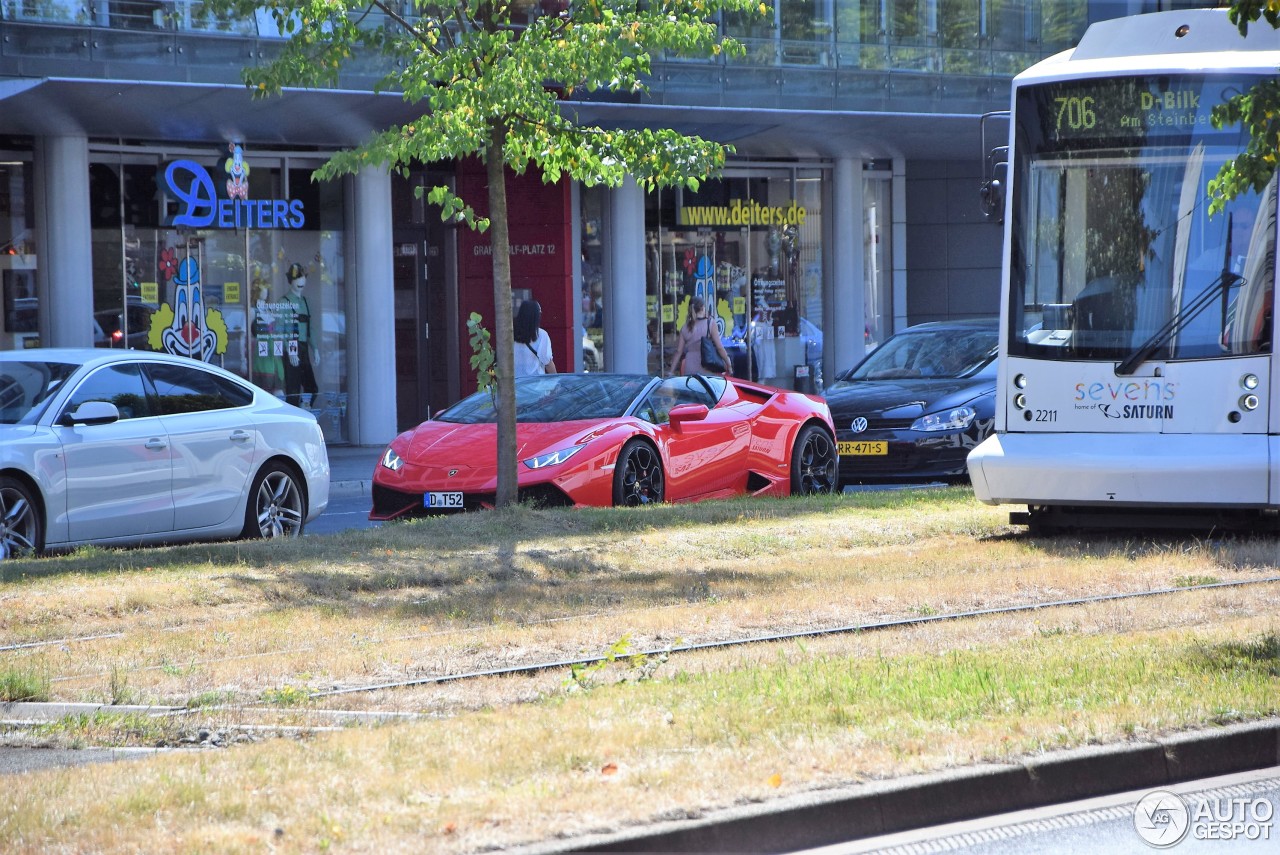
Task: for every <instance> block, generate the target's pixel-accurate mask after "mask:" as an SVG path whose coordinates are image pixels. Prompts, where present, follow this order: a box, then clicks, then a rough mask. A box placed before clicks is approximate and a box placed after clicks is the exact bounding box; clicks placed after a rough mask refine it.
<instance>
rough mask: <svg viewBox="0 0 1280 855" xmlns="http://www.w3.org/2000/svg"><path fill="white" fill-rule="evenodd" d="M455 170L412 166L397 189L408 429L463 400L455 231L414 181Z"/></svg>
mask: <svg viewBox="0 0 1280 855" xmlns="http://www.w3.org/2000/svg"><path fill="white" fill-rule="evenodd" d="M451 179H452V176H451V175H447V174H444V173H434V172H425V173H423V172H414V173H412V174H411V176H410V178H409V179H408V180H405V179H397V181H396V183H395V184H394V185H393V189H392V207H393V219H394V221H395V224H396V229H395V232H394V234H393V240H394V249H393V255H394V258H395V336H396V412H397V414H398V416H397V418H398V421H399V424H398V429H399V430H407V429H409V428H411V427H413V426H414V425H416V424H418V423H419V422H421V421H422V420H423V419H426V418H428V417H429V416H431V415H433V414H435V413H437V412H439V411H440V410H442V409H444V408H445V407H447V406H449V405H450V404H452V403H454V402H455V401H457V399H458V397H459V394H458V389H459V379H458V378H459V374H458V364H459V359H458V332H457V330H458V305H457V304H458V301H457V285H456V279H457V277H456V272H455V271H456V266H455V259H454V234H453V229H451V228H448V227H447V226H446V225H445V224H444V223H443V222H441V220H440V216H439V213H438V211H436V210H434V209H433V208H432V207H431V206H429V205H427V204H426V202H425V201H424V200H423V199H420V198H416V197H415V194H414V187H415V186H425V187H428V188H430V187H433V186H435V185H437V184H440V183H444V182H450V181H451Z"/></svg>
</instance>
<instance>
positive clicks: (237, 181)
mask: <svg viewBox="0 0 1280 855" xmlns="http://www.w3.org/2000/svg"><path fill="white" fill-rule="evenodd" d="M227 149H228V150H229V151H230V152H231V157H228V158H227V162H226V163H225V164H224V165H223V168H224V169H225V170H226V171H227V176H228V178H227V198H228V199H248V198H249V164H247V163H245V162H244V148H243V147H242V146H241V145H240V144H239V143H231V144H230V145H228V146H227Z"/></svg>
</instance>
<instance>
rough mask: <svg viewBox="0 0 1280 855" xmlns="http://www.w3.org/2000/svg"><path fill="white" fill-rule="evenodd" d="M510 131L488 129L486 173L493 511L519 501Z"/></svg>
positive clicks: (502, 127)
mask: <svg viewBox="0 0 1280 855" xmlns="http://www.w3.org/2000/svg"><path fill="white" fill-rule="evenodd" d="M506 138H507V129H506V127H505V126H503V125H502V124H500V123H496V124H494V125H492V126H491V127H490V129H489V145H488V147H487V148H486V149H485V153H484V154H485V169H486V173H487V176H488V179H489V230H490V234H491V235H492V238H491V240H492V242H493V326H494V330H493V342H494V345H493V350H494V354H493V355H494V364H495V365H496V366H497V378H496V380H497V386H498V397H497V407H498V492H497V495H496V496H495V498H494V505H495V507H499V508H505V507H507V506H509V505H513V504H515V501H516V493H517V491H516V465H517V460H516V390H515V331H514V328H513V327H512V317H511V237H510V233H509V231H508V228H507V184H506V169H505V168H504V166H505V163H504V160H503V156H502V151H503V146H504V144H505V142H506Z"/></svg>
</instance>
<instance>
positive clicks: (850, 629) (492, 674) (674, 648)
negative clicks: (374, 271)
mask: <svg viewBox="0 0 1280 855" xmlns="http://www.w3.org/2000/svg"><path fill="white" fill-rule="evenodd" d="M1276 583H1280V575H1272V576H1265V577H1261V578H1257V579H1241V580H1234V581H1215V582H1204V583H1199V584H1194V585H1181V586H1172V587H1162V588H1152V589H1146V590H1141V591H1126V592H1115V593H1109V594H1098V595H1092V596H1087V597H1068V598H1059V599H1053V600H1036V601H1033V602H1024V603H1013V604H1009V605H1004V606H993V607H990V608H982V609H969V610H962V611H954V612H947V613H944V614H929V615H915V616H911V617H901V618H893V619H888V620H880V621H869V622H861V623H851V624H841V625H836V626H823V627H814V628H809V629H800V630H791V631H786V632H773V633H765V634H759V635H750V636H744V637H738V638H723V639H716V640H709V641H702V642H696V643H688V644H676V645H668V646H663V647H652V648H646V649H640V650H628V651H626V652H625V653H621V654H618V653H615V654H613V655H609V654H594V655H589V656H577V657H560V658H554V659H546V660H541V661H536V662H530V663H522V664H515V665H507V666H500V667H492V668H480V669H473V670H462V671H457V672H454V673H443V674H433V675H426V676H422V677H414V678H411V679H405V680H391V681H380V682H377V683H369V684H362V685H356V686H336V687H334V688H330V689H323V690H317V691H312V692H308V693H307V694H306V697H307V699H308V700H310V701H318V700H321V699H324V698H333V697H339V696H344V695H358V694H369V693H373V692H381V691H395V690H399V689H409V688H415V687H424V686H433V685H443V684H446V683H457V682H466V681H471V680H480V679H483V678H501V677H510V676H518V675H529V674H536V673H541V672H548V671H556V670H564V669H571V668H575V667H590V666H593V665H600V664H604V663H607V662H609V661H611V660H613V659H621V660H627V659H632V658H645V657H658V656H672V655H678V654H685V653H698V652H707V651H714V650H727V649H732V648H736V647H745V646H751V645H761V644H770V643H785V642H791V641H803V640H805V639H815V638H823V637H830V636H838V635H852V634H859V633H872V632H883V631H887V630H894V629H909V628H913V627H921V626H927V625H932V624H946V623H951V622H958V621H963V620H974V619H978V618H984V617H995V616H1000V615H1014V614H1023V613H1034V612H1039V611H1044V610H1048V609H1057V608H1074V607H1083V606H1088V605H1096V604H1102V603H1109V602H1120V601H1126V600H1139V599H1148V598H1154V597H1162V596H1172V595H1175V594H1184V593H1192V592H1197V591H1214V590H1219V591H1220V590H1232V589H1240V588H1245V587H1252V586H1260V585H1268V584H1276ZM681 605H683V604H681ZM673 607H675V606H673ZM617 614H618V612H607V613H600V612H594V613H591V614H587V615H570V616H562V617H556V618H549V619H546V620H542V621H531V622H528V623H522V624H520V626H521V627H522V628H525V627H535V626H540V625H546V624H551V623H563V622H567V621H575V620H592V619H598V618H601V617H608V616H616V615H617ZM492 628H493V627H491V626H487V625H486V626H483V627H475V626H473V627H461V628H457V629H449V630H440V631H435V632H425V633H412V634H408V635H403V636H394V637H391V638H386V639H380V640H377V641H374V642H372V643H374V644H377V645H387V644H393V643H402V642H411V641H417V640H423V639H428V638H434V637H442V636H447V635H459V634H465V633H468V632H478V631H481V630H491V629H492ZM127 636H128V633H126V632H111V633H99V634H95V635H85V636H76V637H68V638H61V639H51V640H47V641H35V642H25V643H21V644H13V645H5V646H0V653H4V652H17V651H30V650H33V649H36V648H39V647H46V646H54V645H63V646H68V645H70V644H74V643H90V642H95V641H103V640H112V639H120V638H126V637H127ZM321 647H322V645H299V646H291V647H287V648H281V649H276V650H262V651H255V652H252V653H244V654H238V655H234V656H222V657H214V658H210V659H201V660H194V661H190V662H185V663H183V667H186V668H197V667H205V666H210V665H219V664H224V663H227V662H234V661H245V660H249V659H265V658H270V657H273V656H289V655H296V654H299V653H307V652H310V651H315V650H318V649H320V648H321ZM166 667H171V666H168V665H165V664H157V665H146V666H142V667H136V668H132V669H130V671H131V672H133V673H144V672H148V671H156V670H161V669H164V668H166ZM103 676H104V673H102V672H93V673H85V674H64V675H60V676H56V677H51V678H50V682H51V683H63V684H65V683H69V682H76V681H85V680H92V679H98V678H101V677H103ZM197 709H198V708H197ZM313 711H314V710H313ZM188 712H190V711H188ZM335 712H337V711H335Z"/></svg>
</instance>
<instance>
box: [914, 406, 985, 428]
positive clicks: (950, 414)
mask: <svg viewBox="0 0 1280 855" xmlns="http://www.w3.org/2000/svg"><path fill="white" fill-rule="evenodd" d="M977 415H978V411H977V410H975V409H974V408H973V407H956V408H954V409H951V410H946V411H944V412H941V413H930V414H929V415H927V416H921V417H920V418H918V419H916V420H915V421H914V422H912V423H911V429H912V430H923V431H935V430H964V429H965V428H967V427H969V425H971V424H973V420H974V419H975V418H977Z"/></svg>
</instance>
